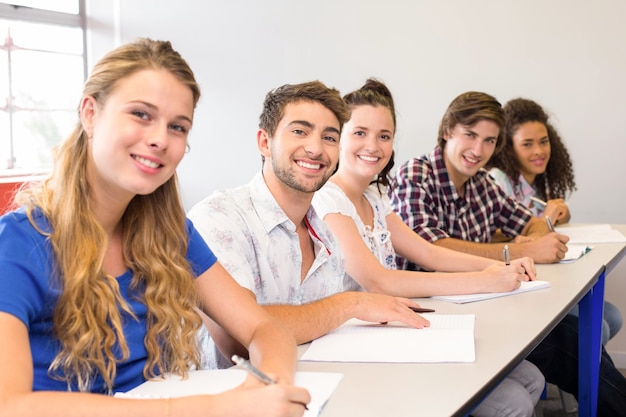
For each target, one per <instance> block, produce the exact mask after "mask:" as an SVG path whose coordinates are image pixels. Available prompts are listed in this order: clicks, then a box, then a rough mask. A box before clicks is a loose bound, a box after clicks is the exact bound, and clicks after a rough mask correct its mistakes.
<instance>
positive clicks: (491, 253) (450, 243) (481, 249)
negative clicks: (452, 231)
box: [434, 237, 511, 261]
mask: <svg viewBox="0 0 626 417" xmlns="http://www.w3.org/2000/svg"><path fill="white" fill-rule="evenodd" d="M434 244H435V245H437V246H440V247H443V248H448V249H452V250H455V251H459V252H463V253H468V254H470V255H475V256H481V257H483V258H489V259H493V260H496V261H502V259H503V258H502V251H503V250H504V245H505V243H477V242H470V241H465V240H460V239H455V238H451V237H448V238H445V239H439V240H437V241H435V243H434ZM508 245H509V247H511V244H508Z"/></svg>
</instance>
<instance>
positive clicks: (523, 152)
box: [513, 122, 551, 184]
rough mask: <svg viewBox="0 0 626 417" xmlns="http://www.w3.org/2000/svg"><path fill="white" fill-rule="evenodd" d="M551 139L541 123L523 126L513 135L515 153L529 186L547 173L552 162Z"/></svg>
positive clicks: (530, 123)
mask: <svg viewBox="0 0 626 417" xmlns="http://www.w3.org/2000/svg"><path fill="white" fill-rule="evenodd" d="M550 150H551V149H550V139H549V138H548V129H547V128H546V126H545V125H544V124H543V123H541V122H526V123H523V124H521V125H520V126H519V127H518V128H517V129H516V130H515V133H514V134H513V151H514V152H515V157H516V159H517V162H518V164H519V169H520V173H521V174H522V175H523V176H524V178H525V179H526V181H528V183H529V184H532V183H533V182H534V181H535V177H536V176H537V175H540V174H543V173H544V172H546V168H547V167H548V162H549V161H550Z"/></svg>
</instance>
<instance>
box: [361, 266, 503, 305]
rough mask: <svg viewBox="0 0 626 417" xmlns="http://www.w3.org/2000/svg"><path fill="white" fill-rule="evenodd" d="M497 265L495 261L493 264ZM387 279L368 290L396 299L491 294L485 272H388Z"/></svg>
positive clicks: (380, 280) (384, 277)
mask: <svg viewBox="0 0 626 417" xmlns="http://www.w3.org/2000/svg"><path fill="white" fill-rule="evenodd" d="M489 262H491V263H493V261H489ZM386 275H387V276H382V277H380V279H378V280H377V281H376V283H377V287H376V288H371V289H367V290H368V291H375V292H378V293H381V294H387V295H392V296H396V297H407V298H417V297H432V296H435V295H453V294H470V293H478V292H485V291H488V285H487V283H486V282H485V281H484V280H483V279H482V278H481V277H482V276H483V275H482V272H480V271H478V272H418V271H402V270H386Z"/></svg>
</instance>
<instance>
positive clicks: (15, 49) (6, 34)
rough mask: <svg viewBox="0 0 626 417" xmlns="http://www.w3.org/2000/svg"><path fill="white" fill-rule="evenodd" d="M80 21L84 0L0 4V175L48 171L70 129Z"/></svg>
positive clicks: (82, 71)
mask: <svg viewBox="0 0 626 417" xmlns="http://www.w3.org/2000/svg"><path fill="white" fill-rule="evenodd" d="M84 21H85V19H84V0H31V1H26V0H23V1H17V0H16V1H13V2H12V3H11V4H8V3H2V2H0V39H4V42H3V43H2V44H1V45H0V49H1V50H0V176H2V175H8V176H12V175H21V174H24V173H33V172H44V171H47V170H49V169H50V168H51V166H52V148H53V147H54V146H55V145H56V144H58V143H59V142H60V141H61V140H62V139H63V138H64V137H65V136H67V135H69V133H70V132H71V131H72V129H73V128H74V126H75V124H76V121H77V105H78V101H79V99H80V94H81V91H82V85H83V82H84V80H85V76H86V59H85V58H86V56H85V24H84Z"/></svg>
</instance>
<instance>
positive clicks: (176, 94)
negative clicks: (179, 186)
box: [81, 70, 194, 201]
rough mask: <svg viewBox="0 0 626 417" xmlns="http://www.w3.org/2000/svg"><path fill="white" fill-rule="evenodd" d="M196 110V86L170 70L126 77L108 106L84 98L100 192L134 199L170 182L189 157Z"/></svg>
mask: <svg viewBox="0 0 626 417" xmlns="http://www.w3.org/2000/svg"><path fill="white" fill-rule="evenodd" d="M193 110H194V102H193V95H192V92H191V90H190V88H189V87H187V86H185V85H184V84H182V83H181V82H180V81H179V80H178V79H176V77H175V76H174V75H172V74H171V73H170V72H169V71H166V70H142V71H138V72H136V73H134V74H132V75H130V76H128V77H126V78H124V79H121V80H120V81H118V82H117V83H116V85H115V88H114V89H113V91H112V92H111V93H110V94H109V95H108V96H107V97H106V99H105V101H104V103H98V102H96V100H95V99H94V98H93V97H86V98H84V99H83V101H82V103H81V120H82V122H83V126H84V129H85V131H86V133H87V135H88V136H89V138H90V139H89V140H90V152H89V162H88V173H89V176H90V183H91V185H92V187H93V188H94V190H95V192H96V193H99V192H102V193H106V194H108V195H110V196H115V197H116V198H122V199H127V200H128V201H130V199H131V198H132V197H133V196H135V195H137V194H149V193H151V192H153V191H154V190H155V189H157V188H158V187H159V186H161V185H162V184H164V183H165V182H166V181H167V180H168V179H169V178H170V177H171V176H172V175H173V174H174V172H175V170H176V167H177V166H178V163H179V162H180V161H181V159H182V157H183V155H184V153H185V148H186V145H187V136H188V134H189V130H190V129H191V125H192V120H193Z"/></svg>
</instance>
